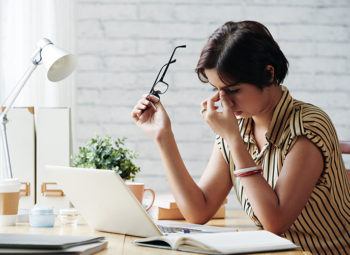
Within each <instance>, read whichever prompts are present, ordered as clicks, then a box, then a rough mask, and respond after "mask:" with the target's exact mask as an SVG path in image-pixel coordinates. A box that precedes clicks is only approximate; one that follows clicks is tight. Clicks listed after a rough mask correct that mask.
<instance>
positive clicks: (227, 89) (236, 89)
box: [223, 87, 240, 95]
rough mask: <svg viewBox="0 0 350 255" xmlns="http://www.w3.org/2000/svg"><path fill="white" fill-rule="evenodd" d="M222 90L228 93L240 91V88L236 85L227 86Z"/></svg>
mask: <svg viewBox="0 0 350 255" xmlns="http://www.w3.org/2000/svg"><path fill="white" fill-rule="evenodd" d="M223 90H224V91H225V92H226V93H227V94H229V95H233V94H237V93H238V92H239V91H240V89H238V88H237V87H227V88H224V89H223Z"/></svg>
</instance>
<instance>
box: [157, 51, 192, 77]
mask: <svg viewBox="0 0 350 255" xmlns="http://www.w3.org/2000/svg"><path fill="white" fill-rule="evenodd" d="M178 48H186V45H180V46H176V47H175V49H174V50H173V53H172V54H171V57H170V59H169V61H168V63H167V64H166V68H165V70H164V72H163V74H162V77H160V79H159V80H160V81H162V80H163V79H164V76H165V74H166V72H167V71H168V68H169V65H170V63H171V60H172V59H173V56H174V54H175V51H176V49H178Z"/></svg>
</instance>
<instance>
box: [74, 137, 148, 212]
mask: <svg viewBox="0 0 350 255" xmlns="http://www.w3.org/2000/svg"><path fill="white" fill-rule="evenodd" d="M125 140H126V138H117V139H116V140H112V138H111V137H110V136H105V137H100V136H96V137H93V138H91V139H90V140H89V141H88V142H87V144H86V145H85V146H82V147H79V151H78V153H77V154H75V155H74V156H73V158H72V166H74V167H83V168H94V169H106V170H113V171H115V172H116V173H117V174H119V175H120V177H121V178H122V179H123V180H124V181H126V184H127V186H128V187H129V188H130V190H131V191H132V192H133V193H134V195H135V197H136V198H137V200H139V202H140V203H142V200H143V194H144V192H145V191H148V192H150V193H151V195H152V199H151V201H152V202H151V203H150V204H149V206H147V207H146V209H147V210H148V209H150V208H151V206H152V205H153V203H154V199H155V193H154V191H153V190H152V189H145V187H144V184H143V183H135V182H130V181H134V179H135V176H136V174H137V173H138V172H139V171H140V167H139V166H137V165H135V163H134V162H133V160H134V159H136V157H137V154H136V153H135V152H134V151H132V150H130V149H128V148H127V147H126V146H125V143H124V142H125Z"/></svg>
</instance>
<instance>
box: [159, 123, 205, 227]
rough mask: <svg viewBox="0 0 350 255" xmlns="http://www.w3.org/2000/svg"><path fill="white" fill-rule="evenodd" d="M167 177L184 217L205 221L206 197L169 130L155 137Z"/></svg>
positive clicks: (190, 219) (194, 220) (192, 220)
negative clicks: (189, 170) (190, 172)
mask: <svg viewBox="0 0 350 255" xmlns="http://www.w3.org/2000/svg"><path fill="white" fill-rule="evenodd" d="M155 142H156V144H157V147H158V150H159V151H160V156H161V159H162V162H163V164H164V167H165V172H166V175H167V179H168V181H169V184H170V188H171V190H172V193H173V195H174V197H175V200H176V202H177V204H178V206H179V208H181V212H182V214H183V215H184V217H185V218H186V219H187V220H189V221H191V222H200V221H205V220H204V218H206V215H205V212H206V210H205V207H206V199H205V195H204V193H203V191H202V190H201V189H200V188H199V186H198V185H197V184H196V183H195V181H194V180H193V178H192V177H191V175H190V174H189V172H188V171H187V169H186V166H185V164H184V162H183V160H182V158H181V155H180V152H179V150H178V147H177V144H176V141H175V138H174V134H173V132H172V131H171V130H170V131H169V132H167V133H166V134H164V135H161V136H158V137H157V138H156V139H155Z"/></svg>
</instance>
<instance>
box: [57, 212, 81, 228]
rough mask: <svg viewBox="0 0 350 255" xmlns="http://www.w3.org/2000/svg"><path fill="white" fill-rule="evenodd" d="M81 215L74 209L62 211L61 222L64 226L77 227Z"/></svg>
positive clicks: (60, 214)
mask: <svg viewBox="0 0 350 255" xmlns="http://www.w3.org/2000/svg"><path fill="white" fill-rule="evenodd" d="M78 216H79V213H78V211H77V210H76V209H74V208H67V209H60V211H59V216H58V218H59V220H60V222H61V224H62V225H69V226H76V225H77V223H78Z"/></svg>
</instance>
